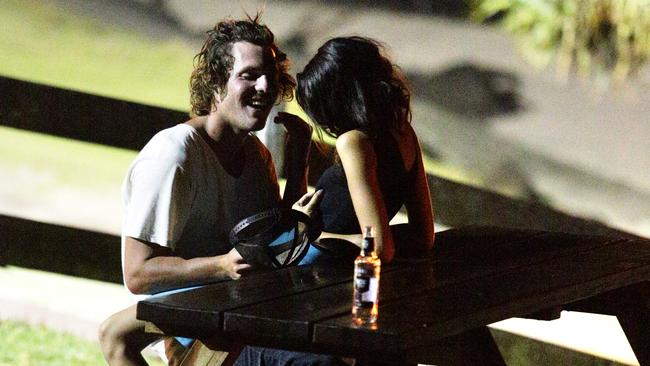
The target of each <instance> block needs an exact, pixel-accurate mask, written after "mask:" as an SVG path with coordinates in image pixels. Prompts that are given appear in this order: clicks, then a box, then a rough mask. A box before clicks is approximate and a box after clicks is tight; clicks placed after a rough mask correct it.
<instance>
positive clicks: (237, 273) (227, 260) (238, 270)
mask: <svg viewBox="0 0 650 366" xmlns="http://www.w3.org/2000/svg"><path fill="white" fill-rule="evenodd" d="M219 259H220V261H219V262H220V266H221V268H222V270H223V271H224V273H225V274H226V275H227V276H228V277H230V278H231V279H233V280H238V279H239V278H240V277H241V276H242V275H243V274H245V273H246V272H248V271H249V270H250V269H251V265H250V264H248V263H246V261H244V258H242V256H241V255H240V254H239V252H238V251H237V250H236V249H235V248H232V249H231V250H230V251H229V252H228V253H227V254H224V255H222V256H221V257H219Z"/></svg>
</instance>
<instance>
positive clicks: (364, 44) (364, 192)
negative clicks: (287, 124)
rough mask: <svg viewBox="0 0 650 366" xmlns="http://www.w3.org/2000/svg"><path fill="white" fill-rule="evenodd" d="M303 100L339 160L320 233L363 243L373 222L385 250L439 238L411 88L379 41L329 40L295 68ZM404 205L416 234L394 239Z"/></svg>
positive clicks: (420, 246) (327, 175)
mask: <svg viewBox="0 0 650 366" xmlns="http://www.w3.org/2000/svg"><path fill="white" fill-rule="evenodd" d="M297 81H298V86H297V92H296V97H297V100H298V103H299V104H300V106H301V107H302V108H303V110H304V111H305V112H306V113H307V115H308V116H309V117H310V118H311V119H312V120H313V121H314V123H315V124H316V125H318V126H319V127H320V128H321V129H322V130H324V131H325V132H326V133H328V134H330V135H332V136H333V137H335V138H336V152H337V156H338V159H337V162H336V163H335V164H334V165H333V166H332V167H330V168H328V169H327V170H326V171H325V172H324V173H323V175H322V176H321V178H320V179H319V183H318V187H317V189H322V190H323V196H322V200H321V203H320V211H321V214H322V221H323V232H324V233H323V235H322V236H321V239H323V238H328V237H333V238H344V239H348V240H351V241H353V242H355V243H357V244H358V245H359V243H360V240H361V235H360V233H361V228H363V227H366V226H371V227H373V228H374V230H375V245H376V251H377V254H378V255H379V257H380V258H381V259H382V261H384V262H390V261H391V260H392V259H393V258H394V256H395V254H396V252H397V253H398V254H401V253H422V252H426V251H428V250H429V249H431V247H432V246H433V240H434V228H433V212H432V208H431V197H430V193H429V188H428V184H427V178H426V173H425V171H424V165H423V161H422V154H421V151H420V146H419V142H418V139H417V136H416V134H415V132H414V130H413V128H412V127H411V124H410V120H411V109H410V92H409V89H408V87H407V84H406V81H405V79H404V78H403V76H402V74H401V73H400V71H399V69H398V68H397V67H396V66H395V65H393V63H392V62H391V61H390V60H389V59H388V58H387V57H386V56H385V55H384V54H383V48H382V47H381V45H380V44H379V43H378V42H376V41H373V40H371V39H368V38H363V37H345V38H343V37H340V38H334V39H331V40H329V41H327V42H326V43H325V44H323V45H322V46H321V47H320V48H319V49H318V52H317V53H316V55H315V56H314V57H313V58H312V59H311V60H310V61H309V63H308V64H307V65H306V66H305V68H304V70H303V71H302V72H301V73H299V74H298V75H297ZM402 206H404V207H405V208H406V212H407V215H408V222H409V224H408V233H409V237H410V238H411V240H399V241H396V240H395V236H394V231H395V230H392V231H391V229H390V227H389V222H390V220H391V219H392V218H393V217H394V216H395V215H396V214H397V212H398V211H399V210H400V208H401V207H402Z"/></svg>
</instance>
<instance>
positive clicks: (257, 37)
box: [190, 13, 296, 116]
mask: <svg viewBox="0 0 650 366" xmlns="http://www.w3.org/2000/svg"><path fill="white" fill-rule="evenodd" d="M259 20H260V14H259V13H258V14H257V15H256V16H255V17H254V18H251V17H250V16H249V17H248V19H246V20H232V19H228V20H224V21H221V22H219V23H217V25H215V27H214V28H213V29H211V30H209V31H208V32H207V34H208V38H207V39H206V41H205V43H204V44H203V47H202V48H201V52H199V53H198V54H196V56H194V71H193V72H192V76H191V77H190V103H191V104H192V115H195V116H205V115H207V114H209V113H210V110H211V107H212V103H213V102H214V100H213V99H214V92H215V91H216V92H224V93H225V91H226V83H227V82H228V78H229V77H230V72H231V71H232V67H233V64H234V62H235V60H234V57H233V56H232V54H231V49H232V45H233V44H234V43H236V42H242V41H243V42H250V43H253V44H255V45H258V46H262V47H264V48H270V49H271V51H272V53H273V54H274V56H275V62H276V65H277V69H278V78H279V91H278V100H277V101H276V102H279V101H280V100H282V101H290V100H292V99H293V89H294V88H295V86H296V81H295V79H294V78H293V77H292V76H291V75H290V74H289V67H290V61H289V59H288V58H287V55H286V54H285V53H283V52H282V51H280V49H279V48H278V46H277V45H276V44H275V40H274V36H273V33H272V32H271V31H270V30H269V28H268V27H267V26H266V25H263V24H260V22H259Z"/></svg>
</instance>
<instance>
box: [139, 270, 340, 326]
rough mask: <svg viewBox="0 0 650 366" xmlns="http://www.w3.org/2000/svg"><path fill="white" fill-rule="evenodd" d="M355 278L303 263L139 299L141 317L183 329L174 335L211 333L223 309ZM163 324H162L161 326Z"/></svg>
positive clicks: (220, 322)
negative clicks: (299, 265)
mask: <svg viewBox="0 0 650 366" xmlns="http://www.w3.org/2000/svg"><path fill="white" fill-rule="evenodd" d="M351 278H352V268H347V266H346V268H342V267H338V266H331V265H329V266H318V265H315V266H303V267H294V268H285V269H280V270H276V271H268V272H264V273H257V274H251V275H249V276H247V277H246V278H245V279H244V280H241V281H225V282H221V283H215V284H210V285H207V286H204V287H201V288H197V289H194V290H189V291H184V292H180V293H175V294H170V295H166V296H161V297H156V298H152V299H147V300H143V301H140V302H138V311H137V313H138V319H143V320H147V321H150V322H153V323H155V324H156V325H158V326H159V327H160V328H161V329H162V327H163V326H164V327H166V328H169V330H171V329H174V330H175V329H181V330H179V331H178V332H176V333H173V335H181V336H182V335H186V336H192V334H193V333H197V332H198V333H201V334H206V335H209V334H212V333H214V332H215V331H218V330H220V329H221V327H222V324H223V312H225V311H228V310H232V309H235V308H238V307H242V306H247V305H252V304H256V303H260V302H263V301H267V300H270V299H275V298H281V297H285V296H288V295H292V294H296V293H300V292H303V291H308V290H313V289H315V288H321V287H327V286H332V285H336V284H339V283H342V282H346V281H349V280H350V279H351ZM161 324H162V326H161Z"/></svg>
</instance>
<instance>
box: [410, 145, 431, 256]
mask: <svg viewBox="0 0 650 366" xmlns="http://www.w3.org/2000/svg"><path fill="white" fill-rule="evenodd" d="M413 140H414V142H415V145H416V147H417V151H416V157H415V162H414V165H413V168H412V169H415V171H414V174H415V177H414V179H413V186H411V187H408V188H406V189H408V192H409V194H408V195H406V201H405V203H404V205H405V206H406V211H407V213H408V222H409V231H410V233H409V234H410V235H412V236H413V237H414V238H418V239H422V240H413V241H408V243H404V244H405V245H414V246H416V247H411V248H404V249H405V250H406V251H405V252H407V253H409V252H410V253H421V252H423V251H429V250H430V249H431V248H432V247H433V240H434V235H435V233H434V227H433V209H432V206H431V193H430V191H429V184H428V181H427V174H426V171H425V170H424V163H423V162H422V152H421V150H420V144H419V142H418V140H417V138H416V136H415V134H413Z"/></svg>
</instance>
